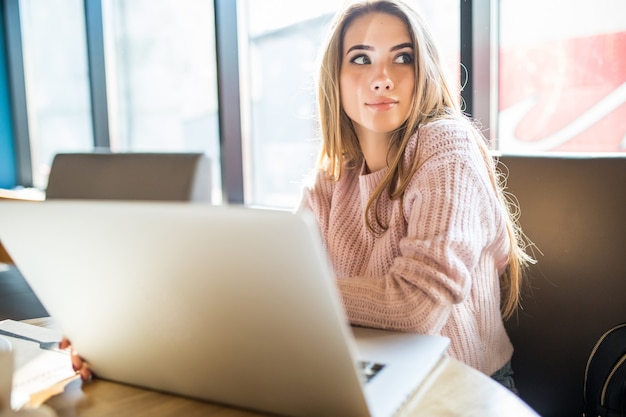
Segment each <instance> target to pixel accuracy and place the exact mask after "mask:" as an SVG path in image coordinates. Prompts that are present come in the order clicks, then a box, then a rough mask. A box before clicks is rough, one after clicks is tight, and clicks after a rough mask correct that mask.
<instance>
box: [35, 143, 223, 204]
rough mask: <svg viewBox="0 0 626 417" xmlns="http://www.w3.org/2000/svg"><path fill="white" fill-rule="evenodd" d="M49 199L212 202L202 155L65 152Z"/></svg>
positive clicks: (52, 174)
mask: <svg viewBox="0 0 626 417" xmlns="http://www.w3.org/2000/svg"><path fill="white" fill-rule="evenodd" d="M46 199H47V200H52V199H89V200H152V201H189V202H206V203H209V202H210V201H211V172H210V161H209V158H208V157H207V156H206V155H204V154H202V153H101V152H93V153H60V154H57V155H56V156H55V157H54V160H53V161H52V166H51V167H50V176H49V178H48V187H47V189H46Z"/></svg>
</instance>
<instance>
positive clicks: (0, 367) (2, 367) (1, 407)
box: [0, 337, 13, 415]
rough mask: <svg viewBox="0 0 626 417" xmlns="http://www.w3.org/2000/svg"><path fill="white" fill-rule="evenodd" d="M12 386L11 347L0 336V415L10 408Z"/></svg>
mask: <svg viewBox="0 0 626 417" xmlns="http://www.w3.org/2000/svg"><path fill="white" fill-rule="evenodd" d="M12 386H13V347H12V346H11V343H10V342H9V341H8V340H7V339H5V338H3V337H0V415H2V413H3V412H7V411H9V410H10V409H11V390H12Z"/></svg>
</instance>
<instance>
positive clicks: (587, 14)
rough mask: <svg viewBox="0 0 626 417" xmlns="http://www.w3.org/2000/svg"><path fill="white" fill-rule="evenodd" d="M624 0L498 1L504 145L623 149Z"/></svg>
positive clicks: (519, 149) (512, 148) (505, 148)
mask: <svg viewBox="0 0 626 417" xmlns="http://www.w3.org/2000/svg"><path fill="white" fill-rule="evenodd" d="M624 16H626V3H625V2H624V1H623V0H597V1H594V2H591V1H587V0H551V1H549V2H545V1H541V0H527V1H518V0H500V91H499V96H500V103H499V109H500V113H499V130H498V131H499V139H500V142H499V143H500V145H499V147H500V150H501V151H502V152H515V153H526V152H535V151H557V152H624V151H626V54H625V53H624V51H626V19H624Z"/></svg>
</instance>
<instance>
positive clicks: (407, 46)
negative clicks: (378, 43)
mask: <svg viewBox="0 0 626 417" xmlns="http://www.w3.org/2000/svg"><path fill="white" fill-rule="evenodd" d="M404 48H411V49H413V43H411V42H405V43H401V44H400V45H396V46H394V47H393V48H391V49H390V51H397V50H399V49H404Z"/></svg>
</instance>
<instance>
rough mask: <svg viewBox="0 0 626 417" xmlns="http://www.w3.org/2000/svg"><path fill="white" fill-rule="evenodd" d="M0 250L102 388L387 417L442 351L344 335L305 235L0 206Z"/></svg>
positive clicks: (431, 345)
mask: <svg viewBox="0 0 626 417" xmlns="http://www.w3.org/2000/svg"><path fill="white" fill-rule="evenodd" d="M0 241H1V242H2V244H3V245H4V246H5V247H6V248H7V250H8V251H9V253H10V255H11V257H12V258H13V259H14V260H15V263H16V265H17V267H18V268H19V269H20V270H21V272H22V274H23V275H24V277H25V278H26V280H27V281H28V283H29V284H30V285H31V287H32V288H33V290H34V292H35V293H36V295H37V296H38V297H39V299H40V300H41V302H42V304H43V305H44V307H45V308H46V309H47V310H48V312H49V313H50V315H51V316H52V317H53V318H54V319H55V320H56V321H57V322H58V324H59V325H60V327H61V329H62V330H63V332H64V334H65V335H67V337H69V338H70V339H71V340H72V341H73V344H74V345H75V347H76V348H77V349H78V351H79V352H80V353H81V354H82V355H83V356H84V357H85V358H86V360H87V361H88V362H89V363H90V365H91V367H92V368H93V370H94V372H95V373H96V374H97V375H98V376H99V377H101V378H105V379H110V380H114V381H118V382H122V383H127V384H131V385H136V386H141V387H145V388H150V389H154V390H158V391H163V392H168V393H174V394H178V395H182V396H186V397H191V398H196V399H201V400H206V401H211V402H217V403H223V404H228V405H231V406H236V407H242V408H246V409H253V410H259V411H263V412H267V413H272V414H278V415H285V416H293V417H297V416H316V417H319V416H333V417H336V416H360V417H362V416H375V417H382V416H391V415H394V414H395V413H396V412H397V411H398V410H399V409H400V408H401V407H402V405H403V403H404V402H405V401H406V400H407V399H408V398H409V397H410V396H411V395H412V394H413V393H414V392H416V390H418V389H419V388H420V385H423V382H424V380H425V379H427V377H428V375H429V374H430V372H431V371H432V370H433V369H434V368H435V367H436V365H437V364H438V362H439V361H440V360H441V358H442V357H443V355H445V351H446V349H447V347H448V344H449V340H448V339H446V338H444V337H438V336H423V335H412V334H406V333H395V332H386V331H381V330H373V329H365V328H352V327H350V326H349V324H348V323H347V320H346V316H345V312H344V310H343V306H342V304H341V300H340V298H339V294H338V291H337V289H336V286H335V282H334V278H333V274H332V269H331V267H330V265H329V262H328V260H327V257H326V254H325V252H324V248H323V244H322V241H321V239H320V236H319V233H318V231H317V228H316V226H315V224H314V220H313V219H312V218H310V217H308V216H306V215H302V214H294V213H291V212H285V211H274V210H264V209H255V208H244V207H239V206H230V207H229V206H209V205H191V204H185V203H147V202H102V201H100V202H94V201H46V202H39V203H24V202H0Z"/></svg>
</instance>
